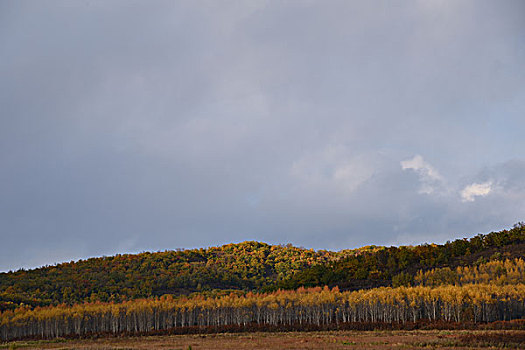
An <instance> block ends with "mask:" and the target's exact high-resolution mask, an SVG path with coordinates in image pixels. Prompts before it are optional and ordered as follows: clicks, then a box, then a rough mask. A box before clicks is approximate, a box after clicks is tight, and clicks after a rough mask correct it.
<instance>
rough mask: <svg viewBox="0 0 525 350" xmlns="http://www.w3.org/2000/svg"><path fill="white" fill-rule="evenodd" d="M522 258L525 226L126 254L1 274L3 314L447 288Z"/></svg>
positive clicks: (253, 243)
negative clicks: (160, 300)
mask: <svg viewBox="0 0 525 350" xmlns="http://www.w3.org/2000/svg"><path fill="white" fill-rule="evenodd" d="M524 253H525V226H524V225H523V224H521V223H520V224H517V225H515V226H514V227H513V228H512V229H510V230H503V231H500V232H493V233H490V234H487V235H477V236H475V237H473V238H470V239H458V240H455V241H453V242H448V243H446V244H444V245H436V244H431V245H428V244H425V245H419V246H402V247H376V246H369V247H365V248H361V249H355V250H343V251H340V252H330V251H314V250H308V249H304V248H297V247H293V246H290V245H287V246H280V245H278V246H272V245H268V244H265V243H258V242H244V243H239V244H228V245H224V246H221V247H212V248H208V249H193V250H182V251H166V252H157V253H141V254H125V255H117V256H113V257H102V258H92V259H88V260H81V261H78V262H70V263H63V264H59V265H57V266H47V267H42V268H39V269H34V270H20V271H16V272H9V273H1V274H0V311H1V310H6V309H15V308H17V307H19V306H21V305H26V306H29V307H35V306H45V305H58V304H61V303H66V304H69V305H71V304H74V303H78V302H84V301H90V302H95V301H103V302H119V301H123V300H131V299H137V298H148V297H154V296H161V295H165V294H169V295H174V296H178V295H187V294H190V293H195V292H200V293H205V294H207V295H212V296H213V295H220V294H224V293H229V291H232V290H238V291H241V292H242V291H253V292H261V291H275V290H277V289H279V288H281V289H297V288H299V287H316V286H325V285H328V286H330V287H335V286H338V287H339V288H340V289H341V290H358V289H369V288H373V287H380V286H394V287H396V286H402V285H406V286H408V285H417V284H423V285H428V284H429V282H428V281H429V280H433V281H434V280H439V278H438V277H436V276H438V275H439V276H443V275H446V276H448V277H447V279H446V282H447V283H452V282H454V281H456V280H457V281H462V278H464V277H461V276H459V275H458V272H457V270H456V268H457V267H460V266H473V268H475V266H479V265H481V264H484V263H486V262H488V261H491V260H504V259H513V258H520V257H525V254H524ZM447 268H448V270H446V269H447ZM502 269H503V270H505V269H506V267H504V266H503V267H501V268H499V270H497V271H499V272H497V273H500V274H502V273H503V272H502V271H503V270H502ZM454 274H455V275H454ZM497 277H499V276H497ZM440 278H441V277H440ZM480 278H481V277H480ZM489 278H492V275H491V277H489ZM469 282H472V281H470V280H469ZM485 282H487V280H486V278H485ZM436 283H437V282H436Z"/></svg>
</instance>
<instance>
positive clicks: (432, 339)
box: [0, 330, 525, 350]
mask: <svg viewBox="0 0 525 350" xmlns="http://www.w3.org/2000/svg"><path fill="white" fill-rule="evenodd" d="M489 347H490V348H514V349H524V348H525V331H521V330H520V331H517V330H512V331H501V330H490V331H479V330H445V331H444V330H412V331H384V330H383V331H323V332H281V333H268V332H257V333H220V334H201V335H196V334H193V335H165V336H143V337H119V338H99V339H78V340H74V339H71V340H64V339H62V340H55V341H32V342H30V341H27V342H23V341H21V342H12V343H4V344H2V345H0V348H4V349H16V348H24V349H108V350H109V349H112V350H116V349H119V350H124V349H170V350H175V349H179V350H189V349H191V350H204V349H217V350H225V349H241V350H242V349H327V350H332V349H363V350H364V349H366V350H386V349H403V350H404V349H436V348H439V349H443V350H446V349H488V348H489Z"/></svg>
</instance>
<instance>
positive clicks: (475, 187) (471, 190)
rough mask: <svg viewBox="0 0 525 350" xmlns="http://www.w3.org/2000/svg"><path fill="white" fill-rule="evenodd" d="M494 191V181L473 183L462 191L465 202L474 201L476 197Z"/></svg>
mask: <svg viewBox="0 0 525 350" xmlns="http://www.w3.org/2000/svg"><path fill="white" fill-rule="evenodd" d="M490 192H492V182H491V181H488V182H484V183H473V184H471V185H468V186H466V187H465V188H464V189H463V190H462V191H461V199H462V200H463V202H474V200H475V197H484V196H486V195H488V194H489V193H490Z"/></svg>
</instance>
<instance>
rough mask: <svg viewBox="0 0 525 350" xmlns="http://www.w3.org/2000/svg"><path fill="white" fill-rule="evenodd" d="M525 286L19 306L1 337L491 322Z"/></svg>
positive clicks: (512, 305) (521, 310) (510, 309)
mask: <svg viewBox="0 0 525 350" xmlns="http://www.w3.org/2000/svg"><path fill="white" fill-rule="evenodd" d="M524 298H525V285H523V284H518V285H505V286H494V285H485V284H481V285H465V286H461V287H460V286H440V287H435V288H431V287H423V286H419V287H399V288H390V287H386V288H377V289H371V290H362V291H354V292H340V291H339V290H338V289H337V288H334V289H331V290H330V289H329V288H328V287H325V288H320V287H317V288H312V289H304V288H301V289H299V290H297V291H278V292H274V293H263V294H253V293H248V294H246V295H243V296H238V295H233V294H232V295H229V296H222V297H217V298H204V297H202V296H201V297H194V298H184V297H183V298H173V297H171V296H163V297H160V298H153V299H144V300H135V301H128V302H124V303H119V304H117V303H85V304H79V305H75V306H72V307H71V306H66V305H61V306H57V307H44V308H35V309H29V308H19V309H17V310H14V311H13V310H9V311H5V312H3V313H1V314H0V337H1V339H2V340H4V341H6V340H12V339H19V338H27V337H33V338H54V337H61V336H71V335H77V336H85V335H89V334H99V333H104V334H109V333H111V334H119V333H145V332H151V331H160V330H167V329H173V328H177V327H195V326H198V327H210V326H215V327H221V326H228V325H236V326H245V327H247V326H249V325H259V326H260V325H263V326H264V325H267V326H278V325H303V326H308V325H317V326H320V325H329V324H339V323H341V324H345V323H352V322H372V323H377V322H384V323H406V322H417V321H418V320H429V321H439V320H442V321H445V322H465V321H471V322H491V321H496V320H511V319H518V318H521V317H523V316H524V315H525V300H524Z"/></svg>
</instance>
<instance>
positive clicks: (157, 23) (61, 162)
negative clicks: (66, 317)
mask: <svg viewBox="0 0 525 350" xmlns="http://www.w3.org/2000/svg"><path fill="white" fill-rule="evenodd" d="M524 134H525V2H524V1H521V0H516V1H497V0H494V1H478V0H475V1H474V0H472V1H452V0H451V1H438V0H421V1H365V0H363V1H327V0H322V1H299V0H297V1H218V0H211V1H195V0H188V1H152V0H148V1H122V2H119V1H106V0H104V1H87V0H86V1H52V0H49V1H15V0H12V1H9V0H6V1H0V238H1V244H0V271H2V270H3V271H7V270H10V269H13V270H14V269H18V268H20V267H35V266H40V265H45V264H54V263H55V262H61V261H69V260H71V259H79V258H85V257H89V256H100V255H110V254H115V253H125V252H140V251H144V250H150V251H157V250H166V249H175V248H178V247H183V248H192V247H207V246H215V245H220V244H224V243H229V242H240V241H245V240H258V241H264V242H268V243H292V244H294V245H298V246H304V247H308V248H310V247H311V248H316V249H332V250H339V249H343V248H354V247H358V246H362V245H370V244H376V245H399V244H417V243H422V242H437V243H441V242H444V241H446V240H449V239H454V238H458V237H466V236H472V235H475V234H477V233H479V232H482V233H486V232H490V231H492V230H500V229H503V228H509V227H511V226H512V225H513V224H514V223H516V222H518V221H521V220H525V153H524V152H525V136H524Z"/></svg>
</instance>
